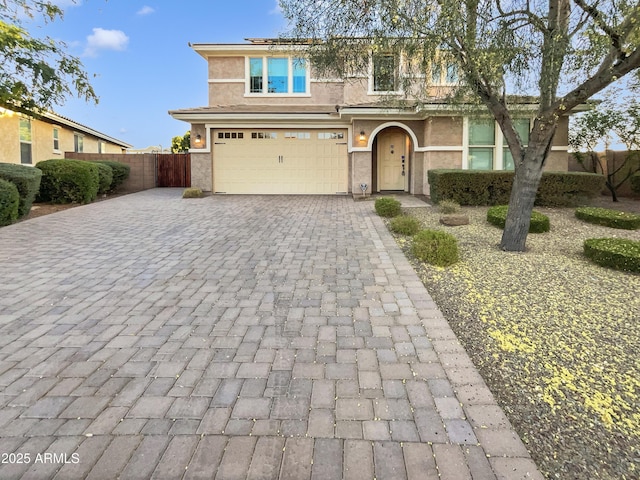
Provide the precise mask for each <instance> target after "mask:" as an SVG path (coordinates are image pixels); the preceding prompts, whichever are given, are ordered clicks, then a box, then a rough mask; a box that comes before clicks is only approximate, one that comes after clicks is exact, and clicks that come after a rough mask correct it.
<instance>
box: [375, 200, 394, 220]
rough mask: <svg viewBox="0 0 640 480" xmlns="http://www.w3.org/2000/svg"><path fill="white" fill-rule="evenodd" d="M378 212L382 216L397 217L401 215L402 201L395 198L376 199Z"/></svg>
mask: <svg viewBox="0 0 640 480" xmlns="http://www.w3.org/2000/svg"><path fill="white" fill-rule="evenodd" d="M375 208H376V213H377V214H378V215H380V216H381V217H387V218H391V217H396V216H398V215H400V202H399V201H398V200H396V199H395V198H391V197H382V198H378V199H377V200H376V204H375Z"/></svg>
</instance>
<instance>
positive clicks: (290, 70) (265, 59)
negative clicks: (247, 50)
mask: <svg viewBox="0 0 640 480" xmlns="http://www.w3.org/2000/svg"><path fill="white" fill-rule="evenodd" d="M256 58H262V92H252V91H251V60H252V59H256ZM278 58H283V59H286V60H287V92H281V93H269V92H268V91H265V90H266V89H267V88H268V86H269V67H268V63H269V59H278ZM297 59H302V60H304V61H305V63H306V68H305V70H306V75H305V86H304V88H305V91H304V92H294V91H293V88H294V82H293V80H294V77H293V74H294V70H295V69H294V64H293V62H294V61H295V60H297ZM309 67H310V65H309V60H308V59H306V58H304V57H303V56H300V55H298V56H294V55H247V56H246V57H245V80H244V84H245V86H244V96H245V97H269V98H278V97H280V98H282V97H310V96H311V69H310V68H309Z"/></svg>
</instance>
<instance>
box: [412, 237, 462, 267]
mask: <svg viewBox="0 0 640 480" xmlns="http://www.w3.org/2000/svg"><path fill="white" fill-rule="evenodd" d="M411 252H412V253H413V255H415V257H416V258H417V259H418V260H422V261H423V262H427V263H429V264H431V265H436V266H439V267H447V266H449V265H452V264H454V263H456V262H457V261H458V259H459V256H458V241H457V240H456V237H454V236H453V235H451V234H449V233H445V232H441V231H440V230H429V229H427V230H421V231H420V232H418V233H417V234H416V235H415V236H414V237H413V244H412V246H411Z"/></svg>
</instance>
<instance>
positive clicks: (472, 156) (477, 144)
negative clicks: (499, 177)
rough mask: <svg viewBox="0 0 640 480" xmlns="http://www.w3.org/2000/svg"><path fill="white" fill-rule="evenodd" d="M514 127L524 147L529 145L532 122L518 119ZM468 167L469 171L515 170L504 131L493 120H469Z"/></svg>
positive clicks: (514, 122)
mask: <svg viewBox="0 0 640 480" xmlns="http://www.w3.org/2000/svg"><path fill="white" fill-rule="evenodd" d="M513 124H514V127H515V129H516V131H517V132H518V134H519V135H520V138H521V139H522V143H523V145H524V146H525V147H526V146H527V145H528V144H529V132H530V130H531V120H530V119H528V118H516V119H514V120H513ZM467 167H468V169H469V170H513V169H514V165H513V157H512V155H511V152H510V151H509V147H508V145H507V143H506V141H505V139H504V136H503V134H502V131H501V130H500V127H499V126H498V124H497V122H496V121H495V120H494V119H493V118H470V119H469V120H468V148H467Z"/></svg>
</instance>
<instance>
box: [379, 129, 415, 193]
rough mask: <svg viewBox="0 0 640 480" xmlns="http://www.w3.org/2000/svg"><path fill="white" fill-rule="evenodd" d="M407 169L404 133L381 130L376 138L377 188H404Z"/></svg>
mask: <svg viewBox="0 0 640 480" xmlns="http://www.w3.org/2000/svg"><path fill="white" fill-rule="evenodd" d="M408 170H409V159H408V155H407V152H406V135H405V134H404V133H403V132H401V131H390V132H382V133H381V134H380V136H379V138H378V189H379V190H405V189H406V179H407V175H408Z"/></svg>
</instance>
